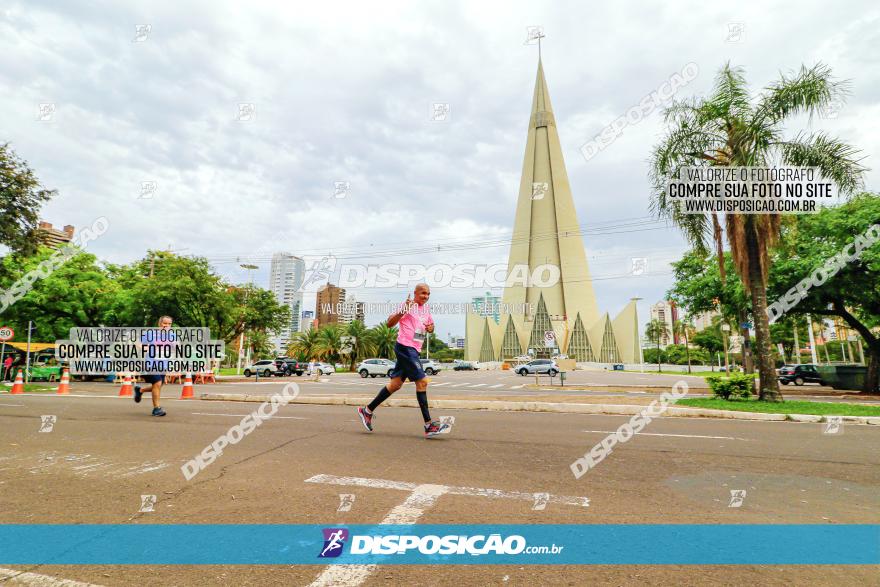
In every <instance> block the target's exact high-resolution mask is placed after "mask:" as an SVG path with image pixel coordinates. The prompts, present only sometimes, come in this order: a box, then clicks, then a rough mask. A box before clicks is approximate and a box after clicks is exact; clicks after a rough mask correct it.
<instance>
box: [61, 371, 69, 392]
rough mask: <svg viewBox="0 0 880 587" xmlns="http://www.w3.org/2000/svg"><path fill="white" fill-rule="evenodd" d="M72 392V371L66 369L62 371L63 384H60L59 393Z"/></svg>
mask: <svg viewBox="0 0 880 587" xmlns="http://www.w3.org/2000/svg"><path fill="white" fill-rule="evenodd" d="M68 393H70V373H69V372H68V370H67V369H64V371H62V373H61V384H60V385H59V386H58V395H67V394H68Z"/></svg>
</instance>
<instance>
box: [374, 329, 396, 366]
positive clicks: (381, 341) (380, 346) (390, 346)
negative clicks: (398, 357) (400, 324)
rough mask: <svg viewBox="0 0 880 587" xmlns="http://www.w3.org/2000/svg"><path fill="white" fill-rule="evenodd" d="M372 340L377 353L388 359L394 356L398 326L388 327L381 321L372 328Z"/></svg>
mask: <svg viewBox="0 0 880 587" xmlns="http://www.w3.org/2000/svg"><path fill="white" fill-rule="evenodd" d="M368 336H369V338H370V342H371V343H372V345H373V349H374V350H375V351H376V355H378V356H379V357H384V358H386V359H392V358H394V343H395V342H397V327H396V326H395V327H394V328H388V325H387V324H385V323H384V322H380V323H379V324H377V325H376V326H373V327H372V328H370V331H369V334H368Z"/></svg>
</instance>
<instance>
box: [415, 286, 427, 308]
mask: <svg viewBox="0 0 880 587" xmlns="http://www.w3.org/2000/svg"><path fill="white" fill-rule="evenodd" d="M413 294H415V295H414V296H413V297H414V298H415V301H416V303H417V304H424V303H425V302H427V301H428V298H430V297H431V288H430V287H428V284H427V283H419V284H417V285H416V289H415V291H413Z"/></svg>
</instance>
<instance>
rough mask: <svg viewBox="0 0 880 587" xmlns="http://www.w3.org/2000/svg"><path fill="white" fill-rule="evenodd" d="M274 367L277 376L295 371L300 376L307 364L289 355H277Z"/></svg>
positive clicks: (291, 373)
mask: <svg viewBox="0 0 880 587" xmlns="http://www.w3.org/2000/svg"><path fill="white" fill-rule="evenodd" d="M275 369H276V372H275V375H276V376H278V377H283V376H286V375H293V374H294V373H296V375H297V377H300V376H302V374H303V373H305V372H306V370H307V369H308V365H307V364H306V363H301V362H299V361H297V360H296V359H291V358H290V357H278V358H277V359H275Z"/></svg>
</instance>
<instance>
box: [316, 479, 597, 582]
mask: <svg viewBox="0 0 880 587" xmlns="http://www.w3.org/2000/svg"><path fill="white" fill-rule="evenodd" d="M306 483H326V484H330V485H354V486H358V487H371V488H373V489H398V490H401V491H409V492H410V494H409V496H408V497H407V498H406V500H405V501H404V502H403V503H402V504H400V505H398V506H395V507H394V509H392V510H391V511H390V512H389V513H388V515H387V516H385V518H384V519H383V520H382V521H381V522H379V523H380V524H415V523H416V521H417V520H418V519H419V518H420V517H421V516H422V514H424V513H425V510H427V509H429V508H431V507H432V506H433V505H434V504H435V503H436V502H437V499H438V498H439V497H440V496H441V495H444V494H452V495H472V496H480V497H492V498H504V497H506V498H512V499H525V500H527V501H530V502H533V503H534V502H535V499H536V495H538V494H535V493H520V492H517V491H501V490H500V489H480V488H477V487H450V486H447V485H432V484H421V485H419V484H416V483H405V482H401V481H390V480H388V479H367V478H365V477H337V476H335V475H315V476H314V477H310V478H308V479H306ZM540 495H541V500H542V501H543V502H544V503H548V502H556V503H564V504H568V505H577V506H582V507H587V506H589V505H590V500H589V499H587V498H586V497H565V496H552V495H550V494H549V493H544V494H540ZM544 496H546V501H544ZM377 568H378V565H330V566H328V567H327V568H326V569H324V571H323V572H322V573H321V574H320V575H318V577H317V578H316V579H315V580H314V581H313V582H312V583H311V585H310V586H309V587H358V585H360V584H361V583H363V582H364V581H366V580H367V578H368V577H369V576H370V574H372V572H373V571H375V570H376V569H377Z"/></svg>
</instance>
